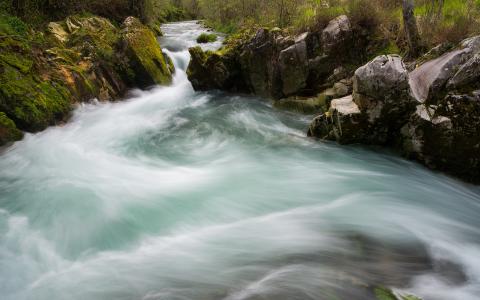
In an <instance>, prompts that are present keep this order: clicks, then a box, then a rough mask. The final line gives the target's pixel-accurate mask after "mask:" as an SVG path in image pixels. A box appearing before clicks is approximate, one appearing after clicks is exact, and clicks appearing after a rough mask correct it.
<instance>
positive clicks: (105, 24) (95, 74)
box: [0, 13, 174, 145]
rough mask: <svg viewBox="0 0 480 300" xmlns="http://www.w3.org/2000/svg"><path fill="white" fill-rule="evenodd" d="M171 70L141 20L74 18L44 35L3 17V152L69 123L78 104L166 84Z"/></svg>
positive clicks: (0, 125) (49, 27)
mask: <svg viewBox="0 0 480 300" xmlns="http://www.w3.org/2000/svg"><path fill="white" fill-rule="evenodd" d="M173 72H174V69H173V67H172V65H171V64H169V63H168V57H166V56H165V54H164V53H162V50H161V47H160V45H159V44H158V42H157V39H156V37H155V34H154V33H153V32H152V31H151V30H150V29H149V28H148V27H147V26H145V25H143V24H142V23H141V22H140V21H139V20H137V19H135V18H133V17H128V18H127V19H126V20H125V22H124V23H123V25H122V26H121V27H120V26H116V25H114V24H113V23H112V22H111V21H110V20H108V19H106V18H102V17H98V16H93V15H73V16H69V17H67V18H66V19H64V20H63V21H59V22H51V23H49V24H48V25H46V26H45V27H44V28H43V29H42V30H37V29H33V28H30V27H29V26H28V25H27V24H25V23H24V22H22V21H21V20H20V19H18V18H16V17H13V16H10V15H7V14H5V13H3V14H0V121H1V122H0V145H4V144H6V143H9V142H12V141H15V140H18V139H20V138H21V137H22V134H21V131H20V130H22V131H27V132H37V131H40V130H43V129H45V128H46V127H47V126H50V125H55V124H58V123H61V122H64V121H66V120H67V119H68V117H69V115H70V112H71V110H72V108H73V106H74V104H75V103H78V102H82V101H89V100H91V99H94V98H96V99H98V100H100V101H109V100H110V101H111V100H116V99H119V98H121V97H122V96H123V95H124V94H125V93H126V91H127V90H128V89H129V88H133V87H140V88H147V87H149V86H152V85H155V84H161V85H166V84H169V83H171V80H172V73H173Z"/></svg>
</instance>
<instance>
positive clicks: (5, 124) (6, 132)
mask: <svg viewBox="0 0 480 300" xmlns="http://www.w3.org/2000/svg"><path fill="white" fill-rule="evenodd" d="M22 137H23V133H22V132H21V131H20V130H18V128H17V126H16V125H15V123H14V122H13V121H12V120H11V119H10V118H8V117H7V115H6V114H5V113H4V112H0V146H2V145H5V144H6V143H9V142H13V141H18V140H21V139H22Z"/></svg>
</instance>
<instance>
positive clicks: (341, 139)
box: [308, 96, 368, 144]
mask: <svg viewBox="0 0 480 300" xmlns="http://www.w3.org/2000/svg"><path fill="white" fill-rule="evenodd" d="M367 129H368V124H367V123H366V122H365V120H364V116H363V115H362V113H361V112H360V109H359V108H358V106H357V105H356V104H355V102H353V98H352V96H347V97H343V98H340V99H334V100H332V103H331V104H330V109H329V110H328V112H326V113H325V114H323V115H321V116H318V117H316V118H315V119H313V121H312V123H311V124H310V128H309V130H308V136H314V137H318V138H321V139H325V140H332V141H337V142H338V143H340V144H351V143H358V142H361V141H364V138H365V136H366V130H367Z"/></svg>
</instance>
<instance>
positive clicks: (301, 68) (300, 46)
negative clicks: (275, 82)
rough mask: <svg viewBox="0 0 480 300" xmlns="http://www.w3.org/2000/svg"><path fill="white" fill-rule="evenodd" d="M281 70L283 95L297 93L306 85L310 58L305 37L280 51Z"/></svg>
mask: <svg viewBox="0 0 480 300" xmlns="http://www.w3.org/2000/svg"><path fill="white" fill-rule="evenodd" d="M304 36H305V35H304ZM279 70H280V78H281V81H282V93H283V95H286V96H288V95H293V94H296V93H298V92H299V91H301V90H302V89H303V88H305V87H306V85H307V78H308V59H307V43H306V41H305V37H302V38H300V39H298V40H297V41H296V42H295V44H294V45H292V46H290V47H288V48H287V49H285V50H282V51H281V52H280V55H279Z"/></svg>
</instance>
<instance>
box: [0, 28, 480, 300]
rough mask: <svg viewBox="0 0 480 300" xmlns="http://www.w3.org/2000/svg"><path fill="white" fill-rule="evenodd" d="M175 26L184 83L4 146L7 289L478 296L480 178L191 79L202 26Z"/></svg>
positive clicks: (2, 263)
mask: <svg viewBox="0 0 480 300" xmlns="http://www.w3.org/2000/svg"><path fill="white" fill-rule="evenodd" d="M163 30H164V32H165V36H164V37H163V38H161V43H162V46H163V47H164V49H165V52H166V53H167V54H168V55H170V56H171V57H172V59H173V60H174V63H175V65H176V68H177V71H176V74H175V78H174V82H173V84H172V85H171V86H169V87H156V88H153V89H151V90H148V91H132V92H131V94H130V95H129V97H128V99H127V100H125V101H121V102H116V103H96V102H92V103H90V104H84V105H82V106H80V107H78V108H77V109H76V110H75V112H74V115H73V118H72V119H71V121H70V122H68V123H67V124H65V125H63V126H58V127H52V128H49V129H48V130H46V131H44V132H41V133H38V134H28V135H27V136H26V138H25V139H24V140H23V141H20V142H17V143H15V144H14V145H12V146H10V147H9V148H7V149H3V150H2V152H1V154H0V299H5V300H17V299H20V300H21V299H35V300H37V299H38V300H44V299H45V300H46V299H48V300H56V299H62V300H80V299H81V300H83V299H85V300H87V299H88V300H90V299H99V300H103V299H105V300H107V299H115V300H120V299H145V300H146V299H166V300H170V299H172V300H173V299H175V300H176V299H179V300H180V299H182V300H186V299H192V300H196V299H199V300H203V299H205V300H215V299H225V300H241V299H275V300H282V299H301V300H303V299H325V300H328V299H375V297H374V290H375V287H378V286H385V287H389V288H392V289H394V290H395V291H396V292H398V293H404V294H408V293H413V294H416V295H417V296H420V297H422V298H423V299H425V300H429V299H432V300H436V299H438V300H443V299H445V300H447V299H448V300H452V299H458V300H473V299H479V298H480V231H479V225H480V189H479V188H478V187H475V186H471V185H468V184H465V183H462V182H460V181H457V180H455V179H451V178H449V177H447V176H445V175H442V174H438V173H434V172H431V171H429V170H427V169H425V168H423V167H421V166H419V165H418V164H416V163H413V162H409V161H405V160H403V159H401V158H398V157H397V156H395V155H392V154H389V153H387V152H382V151H380V150H375V149H365V148H362V147H357V146H353V147H345V146H338V145H336V144H334V143H327V142H321V141H316V140H313V139H309V138H307V137H306V129H307V127H308V124H309V122H310V120H311V119H312V117H311V116H300V115H297V114H293V113H288V112H283V111H279V110H276V109H274V108H272V106H271V105H270V103H269V102H268V101H266V100H262V99H259V98H256V97H250V96H243V95H232V94H225V93H221V92H195V91H194V90H193V88H192V87H191V84H190V83H189V81H188V79H187V78H186V74H185V69H186V67H187V65H188V61H189V54H188V50H187V49H188V47H191V46H194V45H196V42H195V38H196V37H197V36H198V35H199V34H200V33H201V32H204V31H205V29H204V28H202V27H201V26H200V25H198V24H197V23H195V22H181V23H171V24H166V25H164V26H163ZM220 45H221V41H219V42H217V43H213V44H207V45H204V46H203V47H205V48H209V49H215V48H218V47H219V46H220Z"/></svg>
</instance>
